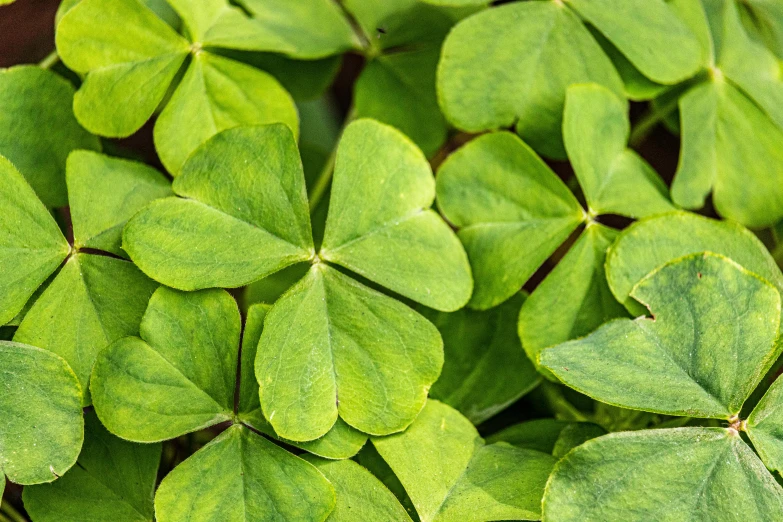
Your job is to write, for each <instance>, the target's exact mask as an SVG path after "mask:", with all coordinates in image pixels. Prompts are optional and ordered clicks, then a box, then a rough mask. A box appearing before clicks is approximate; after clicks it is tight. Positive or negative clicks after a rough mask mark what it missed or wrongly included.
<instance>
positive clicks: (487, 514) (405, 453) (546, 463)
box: [372, 400, 555, 522]
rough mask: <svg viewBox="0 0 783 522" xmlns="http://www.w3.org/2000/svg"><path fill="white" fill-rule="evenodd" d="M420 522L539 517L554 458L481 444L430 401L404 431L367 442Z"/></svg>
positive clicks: (456, 417)
mask: <svg viewBox="0 0 783 522" xmlns="http://www.w3.org/2000/svg"><path fill="white" fill-rule="evenodd" d="M372 441H373V444H374V445H375V448H376V449H377V450H378V452H379V453H380V454H381V456H382V457H383V458H384V460H385V461H386V462H387V463H388V464H389V466H391V468H392V470H394V473H395V474H396V475H397V477H398V478H399V479H400V482H402V484H403V486H405V490H406V491H407V492H408V495H410V498H411V500H412V501H413V504H414V505H415V506H416V510H417V512H418V514H419V517H420V518H421V521H422V522H431V521H442V522H446V521H460V522H471V521H473V522H479V521H488V520H508V519H533V520H536V519H538V518H539V517H540V509H541V497H542V495H543V491H544V484H545V483H546V479H547V477H548V476H549V473H550V471H551V470H552V466H553V464H554V463H555V459H554V458H553V457H551V456H549V455H546V454H544V453H539V452H537V451H529V450H523V449H519V448H515V447H513V446H510V445H508V444H505V443H499V444H492V445H489V446H485V445H484V441H483V439H481V437H479V435H478V432H477V431H476V428H474V427H473V425H472V424H470V422H469V421H468V420H467V419H466V418H464V417H463V416H462V415H460V414H459V413H458V412H457V411H455V410H453V409H451V408H449V407H448V406H446V405H445V404H442V403H439V402H437V401H434V400H430V401H429V402H428V403H427V406H426V407H425V408H424V410H423V411H422V412H421V414H420V415H419V417H418V418H417V419H416V422H415V423H414V424H413V425H412V426H411V427H410V428H408V429H407V430H406V431H405V432H403V433H400V434H396V435H391V436H389V437H383V438H373V439H372Z"/></svg>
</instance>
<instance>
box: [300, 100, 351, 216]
mask: <svg viewBox="0 0 783 522" xmlns="http://www.w3.org/2000/svg"><path fill="white" fill-rule="evenodd" d="M355 115H356V111H355V110H354V108H353V107H351V109H349V110H348V115H347V116H346V117H345V121H344V122H343V127H342V129H340V136H342V134H343V131H344V130H345V127H347V126H348V124H349V123H351V121H352V120H353V119H354V117H355ZM339 143H340V138H339V137H338V139H337V143H335V146H334V148H333V149H332V153H331V154H330V155H329V158H328V159H327V160H326V163H325V164H324V167H323V169H321V173H320V174H318V178H317V179H316V180H315V184H314V185H313V188H312V189H311V190H310V194H308V198H309V200H310V213H311V214H312V213H313V212H314V211H315V209H316V207H317V206H318V204H319V203H320V202H321V199H323V197H324V194H326V190H327V189H328V188H329V184H330V183H331V182H332V174H333V173H334V162H335V160H336V159H337V145H338V144H339Z"/></svg>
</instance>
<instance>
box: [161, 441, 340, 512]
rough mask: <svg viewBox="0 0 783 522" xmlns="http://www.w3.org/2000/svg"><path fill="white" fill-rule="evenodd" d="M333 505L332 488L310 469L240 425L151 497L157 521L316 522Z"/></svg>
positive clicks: (168, 478)
mask: <svg viewBox="0 0 783 522" xmlns="http://www.w3.org/2000/svg"><path fill="white" fill-rule="evenodd" d="M334 505H335V493H334V489H333V488H332V486H331V485H330V484H329V481H327V480H326V478H325V477H324V476H323V475H322V474H321V473H320V472H319V471H318V470H317V469H316V468H315V467H314V466H313V465H312V464H309V463H307V462H305V461H304V460H302V459H300V458H299V457H296V456H294V455H291V454H290V453H288V452H287V451H285V450H284V449H282V448H280V447H278V446H276V445H274V444H272V443H271V442H269V441H267V440H266V439H264V438H263V437H261V436H259V435H256V434H254V433H251V432H250V431H249V430H248V429H247V428H244V427H241V426H231V427H230V428H228V429H227V430H226V431H224V432H223V433H221V434H220V435H218V437H217V438H215V439H214V440H212V442H210V443H209V444H207V445H206V446H204V447H203V448H202V449H200V450H199V451H197V452H196V453H195V454H194V455H192V456H191V457H190V458H188V459H187V460H185V462H183V463H182V464H180V465H179V466H177V467H176V468H174V471H172V472H171V473H169V474H168V475H167V476H166V478H165V479H163V482H161V484H160V487H159V488H158V492H157V494H156V495H155V514H156V517H157V519H158V520H159V521H161V522H180V521H182V522H184V521H191V522H209V521H216V522H217V521H224V520H246V521H248V522H260V521H265V520H301V521H313V522H320V521H323V520H326V518H327V517H328V516H329V513H330V512H331V511H332V509H334Z"/></svg>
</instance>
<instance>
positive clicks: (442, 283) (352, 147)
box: [319, 120, 473, 311]
mask: <svg viewBox="0 0 783 522" xmlns="http://www.w3.org/2000/svg"><path fill="white" fill-rule="evenodd" d="M434 199H435V180H434V179H433V177H432V170H431V168H430V166H429V163H427V160H426V158H425V157H424V155H423V154H422V153H421V151H420V150H419V149H418V148H416V146H415V145H414V144H413V143H411V142H410V141H408V140H407V139H406V138H405V136H403V135H402V134H401V133H400V132H399V131H397V130H396V129H393V128H392V127H388V126H386V125H382V124H380V123H378V122H376V121H373V120H357V121H355V122H353V123H351V124H350V125H349V126H348V127H347V128H346V129H345V132H344V133H343V136H342V139H341V140H340V144H339V146H338V148H337V159H336V163H335V172H334V181H333V183H332V195H331V199H330V202H329V215H328V217H327V220H326V231H325V233H324V240H323V247H322V249H321V252H320V253H319V256H320V257H321V258H322V259H324V260H326V261H330V262H333V263H335V264H338V265H341V266H343V267H345V268H348V269H350V270H352V271H354V272H356V273H358V274H361V275H362V276H364V277H366V278H367V279H370V280H371V281H374V282H376V283H378V284H381V285H383V286H385V287H387V288H389V289H391V290H393V291H395V292H397V293H399V294H402V295H404V296H405V297H409V298H410V299H413V300H414V301H417V302H419V303H421V304H423V305H426V306H429V307H431V308H435V309H437V310H442V311H454V310H457V309H459V308H462V307H463V306H464V305H465V303H467V301H468V299H469V297H470V293H471V291H472V288H473V281H472V279H471V274H470V265H469V264H468V259H467V256H466V255H465V251H464V250H463V249H462V245H460V243H459V241H458V240H457V237H456V236H455V234H454V233H453V232H452V231H451V229H450V228H449V226H448V225H447V224H446V223H445V222H444V221H443V220H442V219H441V218H440V216H438V214H437V213H435V212H434V211H432V210H430V207H431V206H432V202H433V200H434Z"/></svg>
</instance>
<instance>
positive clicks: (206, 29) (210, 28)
mask: <svg viewBox="0 0 783 522" xmlns="http://www.w3.org/2000/svg"><path fill="white" fill-rule="evenodd" d="M166 1H167V2H168V3H169V4H170V5H171V7H172V8H173V9H174V10H175V11H176V12H177V14H178V15H179V16H180V18H182V20H183V21H184V23H185V28H186V29H187V37H189V39H190V41H192V42H198V43H200V44H201V45H204V43H205V41H208V40H209V37H208V36H207V35H210V36H212V33H213V32H215V31H216V32H218V33H221V34H222V31H223V30H225V29H226V27H227V26H233V31H249V30H251V29H252V27H253V26H252V22H251V21H250V20H249V19H248V18H247V17H246V16H245V15H244V14H243V13H242V11H241V10H240V9H239V8H237V7H234V6H232V5H231V3H230V2H229V1H228V0H199V1H198V2H191V1H188V0H166ZM215 36H217V35H215Z"/></svg>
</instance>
